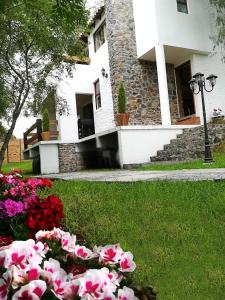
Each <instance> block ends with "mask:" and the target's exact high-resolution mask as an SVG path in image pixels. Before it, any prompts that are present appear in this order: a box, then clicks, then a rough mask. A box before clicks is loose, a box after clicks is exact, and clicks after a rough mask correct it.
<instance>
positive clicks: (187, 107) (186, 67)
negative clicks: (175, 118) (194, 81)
mask: <svg viewBox="0 0 225 300" xmlns="http://www.w3.org/2000/svg"><path fill="white" fill-rule="evenodd" d="M175 74H176V84H177V96H178V105H179V112H180V118H184V117H188V116H191V115H195V113H196V111H195V103H194V97H193V94H192V92H191V89H190V86H189V84H188V82H189V81H190V79H191V78H192V72H191V62H190V61H187V62H186V63H184V64H182V65H180V66H179V67H177V68H176V69H175Z"/></svg>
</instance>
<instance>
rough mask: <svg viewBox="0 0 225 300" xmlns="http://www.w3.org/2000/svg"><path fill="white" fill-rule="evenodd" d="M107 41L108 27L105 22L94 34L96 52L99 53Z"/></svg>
mask: <svg viewBox="0 0 225 300" xmlns="http://www.w3.org/2000/svg"><path fill="white" fill-rule="evenodd" d="M105 41H106V25H105V22H104V23H103V24H102V25H101V26H100V28H99V29H98V30H97V31H96V32H95V34H94V43H95V51H97V50H98V49H99V48H100V47H101V46H102V45H103V44H104V43H105Z"/></svg>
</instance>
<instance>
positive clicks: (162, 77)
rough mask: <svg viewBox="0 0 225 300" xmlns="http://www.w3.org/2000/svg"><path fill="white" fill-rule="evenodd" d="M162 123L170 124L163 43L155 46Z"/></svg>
mask: <svg viewBox="0 0 225 300" xmlns="http://www.w3.org/2000/svg"><path fill="white" fill-rule="evenodd" d="M155 54H156V65H157V73H158V84H159V97H160V109H161V118H162V125H164V126H168V125H171V117H170V104H169V93H168V84H167V74H166V60H165V52H164V47H163V45H157V46H156V47H155Z"/></svg>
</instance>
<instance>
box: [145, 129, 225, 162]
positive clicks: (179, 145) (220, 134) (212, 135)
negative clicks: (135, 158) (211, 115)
mask: <svg viewBox="0 0 225 300" xmlns="http://www.w3.org/2000/svg"><path fill="white" fill-rule="evenodd" d="M208 132H209V140H210V144H211V145H212V147H213V146H215V145H217V144H219V143H220V142H221V141H222V140H223V139H225V125H224V124H221V125H216V124H210V123H209V124H208ZM202 153H204V129H203V126H198V127H194V128H189V129H184V130H183V133H182V134H178V135H177V137H176V139H173V140H171V141H170V144H168V145H164V148H163V150H159V151H157V155H156V156H153V157H150V160H151V162H160V161H182V160H189V159H196V158H198V157H200V156H202Z"/></svg>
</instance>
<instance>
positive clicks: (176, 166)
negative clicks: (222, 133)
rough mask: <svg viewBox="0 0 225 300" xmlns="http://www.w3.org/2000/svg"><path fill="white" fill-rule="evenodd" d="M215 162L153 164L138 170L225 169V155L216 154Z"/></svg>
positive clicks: (214, 156) (194, 161)
mask: <svg viewBox="0 0 225 300" xmlns="http://www.w3.org/2000/svg"><path fill="white" fill-rule="evenodd" d="M213 159H214V162H213V163H211V164H204V162H203V160H202V159H198V160H192V161H187V162H176V163H171V164H170V163H169V164H163V163H162V164H153V165H144V166H141V167H139V168H137V170H139V171H164V170H165V171H166V170H171V171H172V170H184V169H215V168H225V153H221V154H214V155H213Z"/></svg>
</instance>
